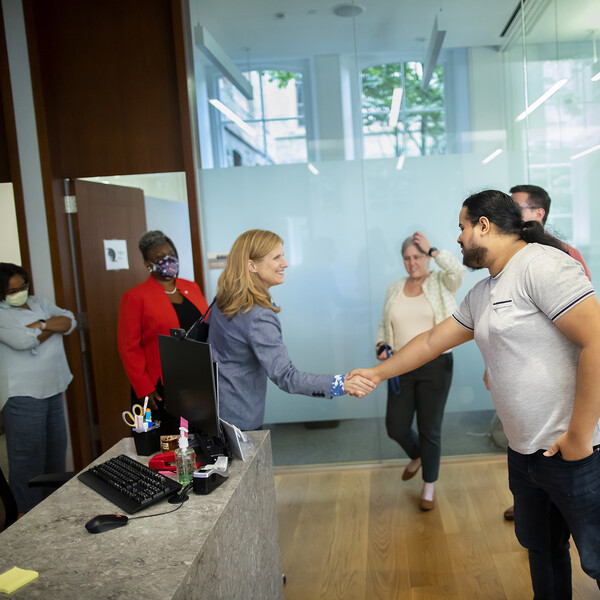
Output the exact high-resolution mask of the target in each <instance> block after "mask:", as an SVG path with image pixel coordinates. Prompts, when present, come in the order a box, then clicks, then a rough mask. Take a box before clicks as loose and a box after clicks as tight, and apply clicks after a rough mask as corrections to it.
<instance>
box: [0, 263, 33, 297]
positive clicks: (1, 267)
mask: <svg viewBox="0 0 600 600" xmlns="http://www.w3.org/2000/svg"><path fill="white" fill-rule="evenodd" d="M14 275H20V276H21V277H22V278H23V280H24V281H25V283H29V274H28V273H27V271H26V270H25V269H24V268H23V267H19V265H15V264H13V263H5V262H0V302H2V301H4V300H6V292H7V291H8V282H9V281H10V280H11V278H12V277H13V276H14Z"/></svg>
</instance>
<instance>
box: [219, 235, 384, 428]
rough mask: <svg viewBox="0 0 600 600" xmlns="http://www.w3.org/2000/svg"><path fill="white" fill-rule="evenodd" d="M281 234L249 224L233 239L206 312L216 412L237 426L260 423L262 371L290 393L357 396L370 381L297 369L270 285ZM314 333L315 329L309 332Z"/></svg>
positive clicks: (279, 266)
mask: <svg viewBox="0 0 600 600" xmlns="http://www.w3.org/2000/svg"><path fill="white" fill-rule="evenodd" d="M287 266H288V264H287V262H286V261H285V258H284V256H283V240H282V239H281V238H280V237H279V236H278V235H277V234H275V233H272V232H271V231H264V230H261V229H252V230H250V231H246V232H245V233H243V234H242V235H240V236H239V237H238V239H237V240H236V241H235V242H234V244H233V247H232V248H231V252H230V253H229V256H228V258H227V264H226V266H225V269H224V271H223V273H221V276H220V277H219V283H218V288H217V298H216V303H215V304H214V305H213V308H212V310H211V313H210V318H209V323H210V327H209V332H208V341H209V343H210V344H211V345H212V351H213V358H214V360H216V361H217V362H218V363H219V416H220V417H221V418H222V419H224V420H225V421H228V422H229V423H232V424H233V425H236V426H237V427H239V428H240V429H242V430H252V429H259V428H261V427H262V425H263V419H264V414H265V399H266V393H267V377H268V378H269V379H271V381H273V383H275V385H277V386H278V387H279V388H281V389H282V390H284V391H286V392H289V393H290V394H303V395H305V396H314V397H320V398H332V397H334V396H341V395H342V394H346V393H349V394H351V395H353V396H358V397H359V398H362V397H363V396H364V395H365V394H368V393H369V392H370V391H371V390H372V389H373V388H374V386H373V384H372V383H371V382H370V381H369V380H368V379H364V378H361V379H360V380H359V381H356V385H355V380H354V379H352V380H351V381H345V376H344V375H316V374H314V373H306V372H303V371H298V369H296V367H295V366H294V365H293V364H292V361H291V360H290V358H289V356H288V352H287V348H286V347H285V344H284V343H283V340H282V337H281V323H280V322H279V319H278V318H277V313H278V312H279V311H280V310H281V309H280V308H279V307H278V306H276V305H275V304H274V303H273V301H272V300H271V295H270V288H271V287H273V286H276V285H280V284H282V283H283V282H284V272H285V269H287ZM315 334H318V332H315Z"/></svg>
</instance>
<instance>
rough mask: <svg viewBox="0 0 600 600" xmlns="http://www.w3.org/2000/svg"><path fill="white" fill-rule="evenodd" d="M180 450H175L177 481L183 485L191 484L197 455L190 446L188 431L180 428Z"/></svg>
mask: <svg viewBox="0 0 600 600" xmlns="http://www.w3.org/2000/svg"><path fill="white" fill-rule="evenodd" d="M179 432H180V436H179V448H177V450H175V464H176V465H177V481H179V483H181V485H187V484H188V483H191V482H192V480H193V478H194V471H195V470H196V453H195V452H194V450H193V449H192V448H190V447H189V446H188V438H187V429H186V428H185V427H180V428H179Z"/></svg>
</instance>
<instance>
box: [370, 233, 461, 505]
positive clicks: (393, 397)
mask: <svg viewBox="0 0 600 600" xmlns="http://www.w3.org/2000/svg"><path fill="white" fill-rule="evenodd" d="M402 258H403V260H404V266H405V268H406V272H407V273H408V277H403V278H402V279H400V280H399V281H396V282H394V283H392V285H390V287H389V288H388V290H387V293H386V295H385V301H384V305H383V314H382V319H381V324H380V325H379V330H378V332H377V340H376V344H375V348H376V354H377V358H378V359H379V360H385V359H386V358H387V357H388V356H389V355H390V354H391V353H393V352H394V351H396V350H399V349H400V348H401V347H402V346H404V345H405V344H406V343H407V342H409V341H410V340H411V339H412V338H413V337H415V336H416V335H418V334H419V333H422V332H423V331H427V330H428V329H431V328H432V327H433V326H434V325H436V324H437V323H439V322H441V321H443V320H444V319H445V318H447V317H448V316H450V315H451V314H452V312H453V311H454V310H455V309H456V308H457V304H456V300H455V293H456V290H457V289H458V288H459V287H460V284H461V283H462V281H463V277H464V274H465V268H464V267H463V265H462V264H461V262H460V261H459V260H458V259H457V258H455V257H454V256H453V255H452V254H451V253H450V252H448V251H447V250H438V249H437V248H435V247H433V246H432V245H431V243H430V242H429V240H428V239H427V237H426V236H425V234H423V233H422V232H420V231H417V232H415V233H414V234H413V235H412V236H411V237H409V238H407V239H406V240H404V242H403V244H402ZM431 259H433V260H434V261H435V263H436V265H437V266H438V267H439V269H436V270H430V268H429V267H430V262H431ZM451 381H452V353H451V352H447V353H445V354H442V355H441V356H439V357H437V358H435V359H434V360H432V361H431V362H429V363H427V364H425V365H423V366H422V367H419V368H418V369H415V370H414V371H411V372H409V373H405V374H404V375H401V376H400V377H397V378H394V380H390V381H389V382H388V401H387V411H386V428H387V432H388V435H389V436H390V437H391V438H392V439H394V440H395V441H397V442H398V444H400V446H401V447H402V448H403V449H404V451H405V452H406V453H407V454H408V456H409V457H410V459H411V461H410V462H409V463H408V465H407V467H406V469H405V470H404V473H403V475H402V479H404V480H408V479H412V478H413V477H414V476H415V475H416V474H417V472H418V471H419V469H420V468H421V467H423V491H422V494H421V500H420V503H419V506H420V508H421V510H424V511H428V510H431V509H432V508H433V507H434V483H435V481H437V478H438V474H439V467H440V456H441V429H442V419H443V416H444V407H445V405H446V400H447V398H448V392H449V390H450V383H451ZM415 414H416V416H417V431H415V430H414V429H413V427H412V422H413V420H414V417H415Z"/></svg>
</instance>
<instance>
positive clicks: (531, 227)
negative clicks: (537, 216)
mask: <svg viewBox="0 0 600 600" xmlns="http://www.w3.org/2000/svg"><path fill="white" fill-rule="evenodd" d="M519 237H520V238H521V239H522V240H524V241H525V242H527V243H528V244H533V243H537V244H542V245H543V246H551V247H552V248H557V249H558V250H562V251H563V252H566V253H567V254H568V250H567V248H566V247H565V245H564V244H563V243H562V242H561V241H560V240H559V239H558V238H555V237H554V236H553V235H550V234H549V233H548V232H547V231H546V230H545V229H544V227H543V225H542V224H541V223H540V222H539V221H526V222H525V223H523V226H522V227H521V235H520V236H519Z"/></svg>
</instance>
